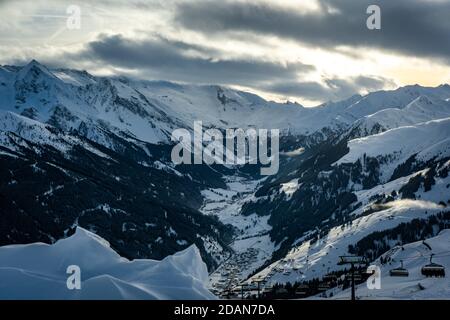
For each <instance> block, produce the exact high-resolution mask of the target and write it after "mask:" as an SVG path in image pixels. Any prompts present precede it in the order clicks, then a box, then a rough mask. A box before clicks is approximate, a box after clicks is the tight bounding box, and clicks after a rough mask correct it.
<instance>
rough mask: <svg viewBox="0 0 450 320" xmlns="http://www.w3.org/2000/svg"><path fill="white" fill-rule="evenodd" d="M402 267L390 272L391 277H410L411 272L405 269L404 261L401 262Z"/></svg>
mask: <svg viewBox="0 0 450 320" xmlns="http://www.w3.org/2000/svg"><path fill="white" fill-rule="evenodd" d="M400 263H401V265H400V267H399V268H395V269H392V270H390V271H389V275H390V276H391V277H408V276H409V272H408V270H406V269H405V268H403V260H401V261H400Z"/></svg>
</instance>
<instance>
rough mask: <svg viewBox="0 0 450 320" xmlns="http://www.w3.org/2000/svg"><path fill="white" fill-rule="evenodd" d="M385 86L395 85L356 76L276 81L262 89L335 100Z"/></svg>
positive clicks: (379, 78) (383, 79) (381, 79)
mask: <svg viewBox="0 0 450 320" xmlns="http://www.w3.org/2000/svg"><path fill="white" fill-rule="evenodd" d="M386 86H395V83H394V82H393V81H391V80H389V79H385V78H381V77H375V76H374V77H369V76H357V77H353V78H348V79H342V78H331V79H324V84H321V83H318V82H276V83H272V84H270V85H267V86H265V87H264V89H265V90H268V91H271V92H276V93H278V94H282V95H286V96H294V97H304V98H306V99H309V100H320V101H324V100H330V101H337V100H342V99H346V98H349V97H350V96H352V95H354V94H357V93H360V92H370V91H376V90H380V89H383V88H385V87H386Z"/></svg>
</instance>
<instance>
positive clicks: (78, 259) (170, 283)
mask: <svg viewBox="0 0 450 320" xmlns="http://www.w3.org/2000/svg"><path fill="white" fill-rule="evenodd" d="M69 266H77V267H78V268H79V269H78V270H79V272H80V273H79V275H80V280H81V281H80V287H79V290H78V289H74V288H71V289H70V290H69V288H68V286H67V282H70V279H69V277H70V276H71V275H72V274H73V271H70V272H69V273H67V270H68V267H69ZM69 270H72V269H69ZM68 279H69V281H68ZM207 280H208V271H207V268H206V265H205V263H204V262H203V261H202V259H201V257H200V252H199V250H198V249H197V248H196V247H195V246H191V247H189V248H187V249H185V250H183V251H181V252H178V253H176V254H174V255H172V256H168V257H166V258H164V259H163V260H161V261H155V260H144V259H143V260H140V259H137V260H133V261H129V260H128V259H126V258H123V257H121V256H120V255H119V254H117V253H116V252H114V251H113V250H112V249H111V248H110V247H109V243H108V242H107V241H106V240H104V239H102V238H100V237H99V236H97V235H95V234H93V233H91V232H89V231H87V230H84V229H82V228H77V230H76V232H75V233H74V234H73V235H72V236H70V237H69V238H67V239H63V240H59V241H57V242H56V243H54V244H53V245H48V244H44V243H33V244H28V245H9V246H4V247H1V248H0V299H6V300H9V299H19V300H21V299H27V300H29V299H31V300H47V299H51V300H54V299H56V300H80V299H81V300H86V299H88V300H92V299H94V300H103V299H106V300H117V299H120V300H123V299H133V300H136V299H139V300H141V299H145V300H149V299H166V300H167V299H172V300H173V299H196V300H199V299H202V300H203V299H215V297H214V295H212V294H211V293H210V292H209V291H208V290H207V289H206V287H205V285H206V283H207Z"/></svg>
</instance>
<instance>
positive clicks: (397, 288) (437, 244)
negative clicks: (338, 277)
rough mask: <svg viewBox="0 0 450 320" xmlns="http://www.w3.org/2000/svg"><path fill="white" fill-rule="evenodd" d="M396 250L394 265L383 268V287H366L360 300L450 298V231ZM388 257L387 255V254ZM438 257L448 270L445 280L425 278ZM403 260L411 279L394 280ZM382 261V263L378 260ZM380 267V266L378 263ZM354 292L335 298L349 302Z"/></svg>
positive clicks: (360, 289) (358, 292) (340, 293)
mask: <svg viewBox="0 0 450 320" xmlns="http://www.w3.org/2000/svg"><path fill="white" fill-rule="evenodd" d="M425 242H426V244H428V246H429V247H430V248H431V250H430V249H429V248H428V246H426V245H425V244H424V243H423V242H422V241H418V242H414V243H410V244H407V245H405V246H403V250H402V249H401V248H400V247H395V248H393V249H392V250H390V251H389V252H388V253H386V254H389V255H390V257H391V259H392V262H391V263H390V264H385V265H381V288H380V289H378V290H369V289H368V288H367V286H366V284H361V285H359V286H358V287H357V289H356V295H357V297H358V298H359V299H450V277H449V276H448V272H449V268H450V230H449V229H446V230H443V231H441V232H440V233H439V235H437V236H436V237H434V238H430V239H427V240H426V241H425ZM386 254H385V255H386ZM431 254H434V256H433V262H434V263H438V264H440V265H443V266H444V267H446V276H445V277H444V278H425V277H424V276H423V275H422V274H421V268H422V267H423V266H424V265H426V264H428V263H429V260H430V255H431ZM400 260H403V266H404V268H406V269H407V270H408V271H409V276H408V277H391V276H390V275H389V271H390V270H391V269H393V268H397V267H399V265H400ZM377 262H379V261H377ZM378 264H379V263H378ZM349 297H350V291H349V290H345V291H336V292H335V295H334V297H333V299H348V298H349Z"/></svg>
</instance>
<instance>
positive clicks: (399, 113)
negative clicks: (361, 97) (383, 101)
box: [350, 96, 450, 137]
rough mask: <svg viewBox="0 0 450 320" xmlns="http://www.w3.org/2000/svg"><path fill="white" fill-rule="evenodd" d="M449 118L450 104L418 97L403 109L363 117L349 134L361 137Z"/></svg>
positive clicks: (392, 109) (385, 110)
mask: <svg viewBox="0 0 450 320" xmlns="http://www.w3.org/2000/svg"><path fill="white" fill-rule="evenodd" d="M448 117H450V103H449V102H448V101H446V100H434V99H431V98H429V97H427V96H420V97H418V98H417V99H415V100H414V101H412V102H411V103H409V104H408V105H407V106H406V107H405V108H403V109H401V108H388V109H384V110H381V111H378V112H375V113H373V114H370V115H368V116H365V117H363V118H361V119H359V120H357V121H355V123H354V124H353V125H352V128H351V129H350V131H351V134H353V136H355V135H356V136H357V137H363V136H367V135H371V134H376V133H380V132H382V131H385V130H389V129H394V128H398V127H402V126H409V125H414V124H418V123H421V122H427V121H430V120H436V119H442V118H448Z"/></svg>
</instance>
